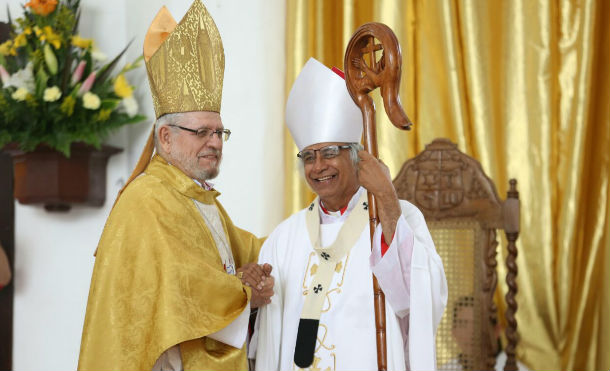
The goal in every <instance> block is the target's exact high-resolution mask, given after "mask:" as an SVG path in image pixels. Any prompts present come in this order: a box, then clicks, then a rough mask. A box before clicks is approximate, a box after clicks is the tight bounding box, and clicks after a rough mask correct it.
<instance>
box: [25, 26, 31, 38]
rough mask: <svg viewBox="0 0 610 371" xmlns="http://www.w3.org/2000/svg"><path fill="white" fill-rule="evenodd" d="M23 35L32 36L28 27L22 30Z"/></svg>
mask: <svg viewBox="0 0 610 371" xmlns="http://www.w3.org/2000/svg"><path fill="white" fill-rule="evenodd" d="M23 33H24V34H26V35H28V36H29V35H31V34H32V27H30V26H28V27H26V28H24V29H23Z"/></svg>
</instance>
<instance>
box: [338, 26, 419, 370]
mask: <svg viewBox="0 0 610 371" xmlns="http://www.w3.org/2000/svg"><path fill="white" fill-rule="evenodd" d="M375 40H378V41H379V44H376V43H375ZM377 52H381V53H382V54H381V57H380V58H379V59H377V54H376V53H377ZM367 54H368V60H369V61H368V64H367V62H366V61H365V56H366V55H367ZM401 65H402V57H401V54H400V45H399V44H398V39H397V38H396V35H394V32H392V30H391V29H390V28H389V27H388V26H386V25H384V24H382V23H366V24H364V25H362V26H360V27H359V28H358V29H357V30H356V32H355V33H354V35H353V36H352V38H351V39H350V41H349V43H348V45H347V49H346V51H345V60H344V69H345V83H346V84H347V90H348V91H349V93H350V95H351V97H352V99H353V100H354V102H356V104H357V105H358V107H360V110H361V111H362V118H363V121H364V149H365V150H366V151H367V152H368V153H370V154H372V155H373V156H375V158H377V157H378V152H377V134H376V131H375V129H376V125H375V103H374V102H373V99H372V98H371V97H370V96H369V95H368V93H369V92H371V91H373V90H375V89H376V88H381V96H382V98H383V105H384V107H385V111H386V114H387V115H388V118H389V119H390V121H391V122H392V124H394V126H396V127H397V128H399V129H401V130H410V129H411V125H412V123H411V121H410V120H409V118H408V117H407V115H406V114H405V112H404V110H403V108H402V105H401V103H400V97H399V95H398V92H399V88H400V72H401ZM367 196H368V202H369V208H368V210H369V220H370V222H369V228H370V233H371V246H372V244H373V235H374V233H375V228H376V227H377V224H378V219H377V204H376V201H375V196H374V195H373V194H372V193H371V192H368V193H367ZM373 291H374V298H375V304H374V305H375V328H376V330H377V336H376V340H377V366H378V368H379V370H384V371H385V370H387V346H386V331H385V297H384V294H383V291H382V290H381V288H380V287H379V283H378V282H377V278H375V276H373Z"/></svg>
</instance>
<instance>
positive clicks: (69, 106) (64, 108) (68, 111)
mask: <svg viewBox="0 0 610 371" xmlns="http://www.w3.org/2000/svg"><path fill="white" fill-rule="evenodd" d="M75 103H76V99H74V97H73V96H71V95H68V96H67V97H66V98H65V99H64V101H63V102H62V103H61V106H59V110H60V111H61V112H63V113H64V114H65V115H66V116H68V117H70V116H72V114H73V113H74V104H75Z"/></svg>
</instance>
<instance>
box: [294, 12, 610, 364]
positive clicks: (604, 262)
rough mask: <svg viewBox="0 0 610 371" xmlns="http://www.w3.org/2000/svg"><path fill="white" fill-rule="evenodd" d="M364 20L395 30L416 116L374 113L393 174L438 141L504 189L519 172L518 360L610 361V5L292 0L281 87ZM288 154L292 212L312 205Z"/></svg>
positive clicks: (408, 104)
mask: <svg viewBox="0 0 610 371" xmlns="http://www.w3.org/2000/svg"><path fill="white" fill-rule="evenodd" d="M370 21H377V22H383V23H385V24H387V25H388V26H390V27H391V28H392V29H393V30H394V32H395V33H396V34H397V36H398V39H399V42H400V44H401V46H402V51H403V79H402V82H403V84H402V87H401V97H402V102H403V105H404V106H405V109H406V112H407V114H408V115H409V117H410V118H411V119H412V120H413V121H414V122H415V128H414V130H413V131H411V132H399V131H397V130H396V129H395V128H394V127H393V126H391V125H390V124H389V123H388V122H387V119H386V118H385V116H384V115H383V114H382V112H380V113H379V115H378V118H377V123H378V124H377V125H378V139H379V147H380V151H379V152H380V157H381V158H382V159H383V160H384V162H385V163H386V164H388V166H389V167H390V170H391V171H392V174H394V175H396V174H397V171H398V170H399V168H400V165H401V164H402V163H403V162H404V161H405V160H406V159H407V158H410V157H412V156H414V155H415V154H416V153H418V152H419V151H421V150H422V149H423V146H424V145H425V144H426V143H429V142H430V141H431V140H432V139H434V138H437V137H447V138H450V139H451V140H452V141H454V142H456V143H457V144H458V146H459V148H460V149H461V150H462V151H464V152H465V153H467V154H469V155H471V156H473V157H475V158H476V159H478V160H479V161H480V162H481V164H482V166H483V168H484V170H485V172H486V173H487V174H488V175H489V176H490V177H491V178H492V179H493V180H494V182H495V184H496V185H497V187H498V192H499V193H500V195H502V196H503V197H505V195H506V190H507V188H508V179H509V178H516V179H517V180H518V182H519V184H518V189H519V191H520V198H521V203H522V211H521V231H522V232H521V236H520V238H519V240H518V241H517V242H518V247H519V249H520V250H519V257H518V264H519V276H518V283H519V294H518V297H517V299H518V302H519V310H518V312H517V319H518V321H519V324H520V326H519V332H520V335H521V343H520V347H519V350H518V356H519V358H520V360H521V361H522V362H524V363H525V364H526V365H527V366H529V367H530V368H532V369H541V370H542V369H544V370H550V369H556V370H559V369H566V370H567V369H570V370H572V369H575V370H600V369H605V370H607V369H609V368H610V352H608V349H609V348H610V339H609V336H610V322H609V319H608V317H609V316H610V287H609V286H610V285H609V283H610V274H609V273H608V271H609V270H610V224H609V219H610V214H609V213H610V211H609V210H610V197H609V194H610V183H609V171H610V150H609V149H608V148H609V144H610V81H609V76H610V73H609V68H610V67H609V66H610V55H609V54H610V37H609V36H610V27H608V24H609V23H610V2H609V1H605V0H599V1H592V0H591V1H576V0H574V1H568V0H557V1H547V0H539V1H533V0H511V1H502V0H494V1H485V0H480V1H467V0H464V1H449V0H426V1H417V0H407V1H398V0H381V1H379V0H377V1H364V0H362V1H359V0H336V1H335V0H332V1H331V0H288V1H287V23H286V32H287V33H286V36H287V39H286V50H287V52H286V62H287V64H286V72H287V75H286V93H288V92H289V90H290V87H291V86H292V83H293V81H294V80H295V78H296V76H297V75H298V73H299V71H300V69H301V68H302V66H303V65H304V63H305V62H306V61H307V59H308V58H309V57H311V56H313V57H315V58H317V59H318V60H320V61H321V62H322V63H324V64H325V65H327V66H329V67H331V66H339V67H342V66H343V53H344V51H345V47H346V46H347V42H348V40H349V38H350V37H351V35H352V33H353V32H354V31H355V30H356V28H357V27H358V26H359V25H361V24H362V23H365V22H370ZM377 107H378V111H383V110H382V109H381V107H382V106H381V102H379V101H378V102H377ZM295 154H296V147H295V145H294V144H293V141H292V139H291V137H290V134H289V133H288V131H286V135H285V168H286V174H287V176H286V188H285V189H286V198H285V205H286V206H285V207H286V210H285V211H286V214H287V215H288V214H291V213H293V212H295V211H296V210H299V209H301V208H303V207H304V206H305V205H307V203H308V202H310V200H311V199H312V194H311V193H310V191H309V190H308V188H307V186H306V185H305V183H304V181H303V180H302V179H301V176H300V175H299V173H298V171H297V165H298V164H297V162H296V156H295ZM499 264H500V265H502V264H503V261H502V257H500V262H499ZM500 273H501V274H502V273H504V272H500ZM502 309H503V308H502V307H501V308H500V310H502Z"/></svg>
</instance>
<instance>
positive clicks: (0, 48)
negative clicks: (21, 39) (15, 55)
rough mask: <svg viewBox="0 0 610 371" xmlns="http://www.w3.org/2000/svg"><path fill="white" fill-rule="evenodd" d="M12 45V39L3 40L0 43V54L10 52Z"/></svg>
mask: <svg viewBox="0 0 610 371" xmlns="http://www.w3.org/2000/svg"><path fill="white" fill-rule="evenodd" d="M12 46H13V41H12V40H7V41H5V42H3V43H2V44H0V54H2V55H9V54H11V49H12Z"/></svg>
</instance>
